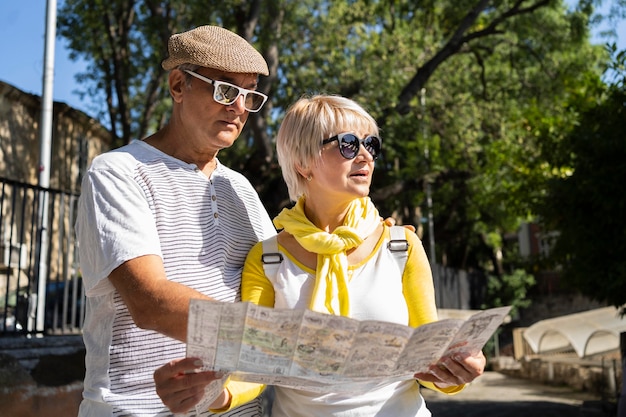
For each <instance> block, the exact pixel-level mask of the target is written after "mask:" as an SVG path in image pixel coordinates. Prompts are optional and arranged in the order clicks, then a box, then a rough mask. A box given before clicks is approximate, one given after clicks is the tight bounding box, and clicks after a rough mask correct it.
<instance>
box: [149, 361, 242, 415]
mask: <svg viewBox="0 0 626 417" xmlns="http://www.w3.org/2000/svg"><path fill="white" fill-rule="evenodd" d="M201 366H202V361H200V360H199V359H196V358H185V359H175V360H173V361H171V362H169V363H167V364H165V365H163V366H161V367H160V368H158V369H157V370H156V371H154V382H155V384H156V392H157V394H158V395H159V397H161V400H162V401H163V404H165V405H166V406H167V407H168V408H169V409H170V411H172V412H173V413H185V412H187V411H189V410H191V409H192V408H193V407H194V406H195V405H196V404H198V403H199V402H200V400H202V397H203V396H204V388H205V387H206V386H207V385H209V384H210V383H211V382H212V381H215V380H217V379H221V378H222V374H220V373H218V372H212V371H204V372H201V371H198V368H200V367H201ZM230 400H231V398H230V393H229V392H228V390H226V389H223V390H222V393H221V394H220V396H219V397H218V398H217V399H216V400H215V401H214V402H213V403H212V404H211V406H210V408H211V409H214V410H217V409H222V408H226V407H227V406H228V405H229V404H230Z"/></svg>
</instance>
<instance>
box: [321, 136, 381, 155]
mask: <svg viewBox="0 0 626 417" xmlns="http://www.w3.org/2000/svg"><path fill="white" fill-rule="evenodd" d="M333 141H337V142H339V152H341V156H343V157H344V158H346V159H354V158H356V156H357V155H358V154H359V148H360V147H361V145H363V147H364V148H365V150H366V151H368V152H369V153H370V155H372V158H374V160H376V158H378V156H379V155H380V151H381V150H382V141H381V139H380V138H379V137H378V136H368V137H366V138H364V139H359V138H358V136H357V135H355V134H354V133H340V134H338V135H335V136H333V137H332V138H328V139H324V140H323V141H322V145H326V144H327V143H330V142H333Z"/></svg>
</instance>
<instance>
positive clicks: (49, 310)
mask: <svg viewBox="0 0 626 417" xmlns="http://www.w3.org/2000/svg"><path fill="white" fill-rule="evenodd" d="M77 201H78V195H77V194H73V193H67V192H63V191H59V190H54V189H50V188H42V187H38V186H33V185H30V184H26V183H22V182H18V181H13V180H9V179H4V178H0V255H1V258H0V336H9V335H23V334H26V335H32V334H73V333H79V332H80V330H81V328H82V325H83V319H84V316H85V314H84V313H85V312H84V305H85V303H84V290H83V288H82V282H81V277H80V272H79V268H78V255H77V245H76V240H75V235H74V220H75V213H76V205H77ZM42 248H43V250H42Z"/></svg>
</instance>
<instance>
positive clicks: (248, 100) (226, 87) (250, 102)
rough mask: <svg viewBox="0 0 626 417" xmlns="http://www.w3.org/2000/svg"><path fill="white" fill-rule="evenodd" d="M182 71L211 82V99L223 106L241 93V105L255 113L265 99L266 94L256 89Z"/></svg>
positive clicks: (230, 102)
mask: <svg viewBox="0 0 626 417" xmlns="http://www.w3.org/2000/svg"><path fill="white" fill-rule="evenodd" d="M184 71H185V72H186V73H187V74H189V75H191V76H192V77H196V78H197V79H199V80H202V81H204V82H205V83H207V84H211V85H212V86H213V100H215V101H216V102H217V103H220V104H223V105H224V106H230V105H231V104H233V103H234V102H235V101H237V99H238V98H239V96H241V95H243V103H244V105H243V106H244V107H245V109H246V110H248V111H249V112H253V113H256V112H258V111H259V110H261V107H263V105H264V104H265V102H266V101H267V96H266V95H265V94H263V93H259V92H258V91H253V90H247V89H245V88H242V87H239V86H236V85H234V84H231V83H227V82H225V81H218V80H212V79H210V78H207V77H205V76H203V75H200V74H198V73H196V72H193V71H189V70H184Z"/></svg>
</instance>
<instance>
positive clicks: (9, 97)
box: [0, 81, 112, 193]
mask: <svg viewBox="0 0 626 417" xmlns="http://www.w3.org/2000/svg"><path fill="white" fill-rule="evenodd" d="M40 120H41V98H40V97H39V96H36V95H33V94H28V93H25V92H23V91H21V90H19V89H17V88H15V87H13V86H11V85H9V84H7V83H4V82H2V81H0V176H2V177H5V178H9V179H12V180H16V181H21V182H25V183H28V184H32V185H36V184H37V183H38V179H39V164H40V160H39V159H40V158H39V154H40V144H39V140H40V138H39V135H40V133H39V125H40ZM52 125H53V129H52V148H51V161H50V162H51V165H50V188H54V189H58V190H61V191H66V192H75V193H78V192H79V191H80V183H79V179H80V178H81V177H82V175H81V173H82V172H83V171H84V170H85V168H86V167H87V166H88V164H89V162H90V161H91V160H92V159H93V158H94V157H95V156H96V155H98V154H100V153H102V152H104V151H106V150H108V149H110V147H111V142H112V135H111V133H110V132H109V131H108V130H107V129H105V128H104V127H103V126H102V125H100V123H98V122H97V121H96V120H94V119H92V118H91V117H89V116H88V115H86V114H85V113H83V112H81V111H79V110H76V109H74V108H72V107H70V106H68V105H67V104H65V103H60V102H55V103H54V105H53V120H52Z"/></svg>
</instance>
